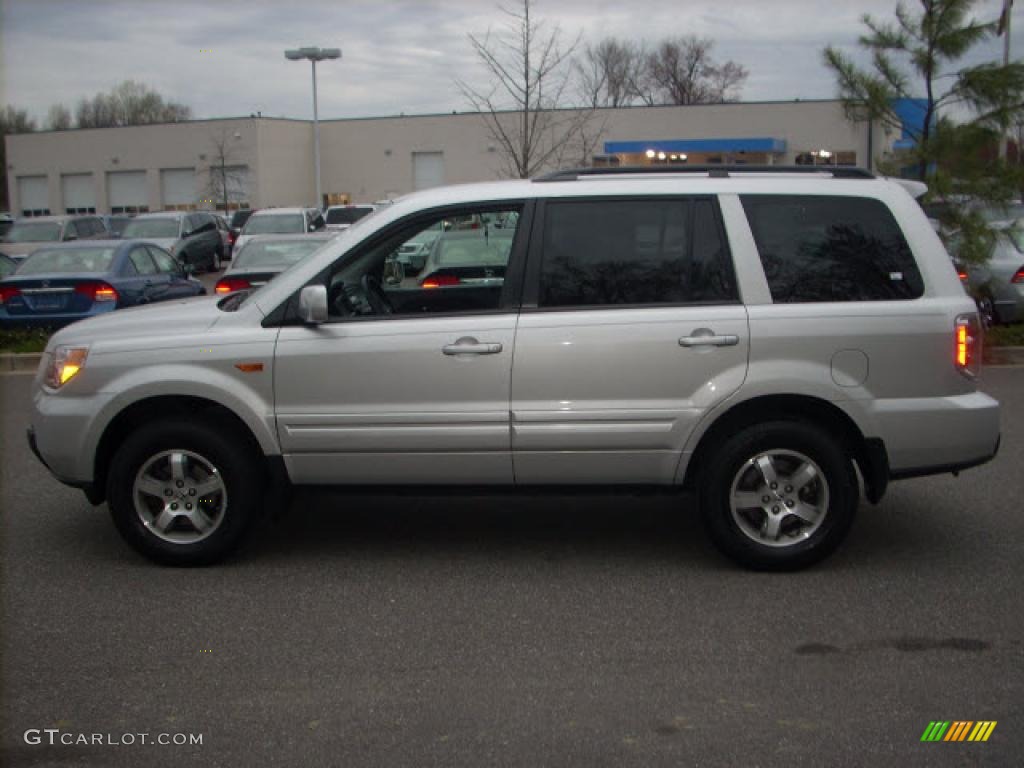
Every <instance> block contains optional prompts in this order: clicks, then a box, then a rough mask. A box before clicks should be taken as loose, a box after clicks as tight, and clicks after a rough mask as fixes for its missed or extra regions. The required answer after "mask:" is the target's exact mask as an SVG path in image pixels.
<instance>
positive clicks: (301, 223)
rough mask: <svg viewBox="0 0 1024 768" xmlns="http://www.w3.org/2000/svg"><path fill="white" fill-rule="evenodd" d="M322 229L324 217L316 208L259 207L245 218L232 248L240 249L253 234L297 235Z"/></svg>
mask: <svg viewBox="0 0 1024 768" xmlns="http://www.w3.org/2000/svg"><path fill="white" fill-rule="evenodd" d="M323 229H324V217H323V214H321V213H320V211H318V210H317V209H316V208H261V209H260V210H258V211H256V212H254V213H253V214H252V215H251V216H249V218H248V219H247V220H246V222H245V226H243V227H242V231H241V233H240V234H239V235H238V237H237V238H236V240H235V246H234V249H235V251H236V252H237V251H240V250H241V249H242V248H243V247H244V246H245V244H246V242H247V241H248V240H249V238H250V237H252V236H253V235H299V234H303V233H308V232H320V231H321V230H323Z"/></svg>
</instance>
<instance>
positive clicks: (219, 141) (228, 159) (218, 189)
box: [206, 129, 249, 211]
mask: <svg viewBox="0 0 1024 768" xmlns="http://www.w3.org/2000/svg"><path fill="white" fill-rule="evenodd" d="M235 140H236V136H235V133H234V131H228V130H227V129H221V130H220V131H218V132H216V133H214V134H211V136H210V146H211V147H212V148H213V149H212V150H211V151H210V153H209V160H210V170H209V174H208V177H207V182H206V194H207V196H208V197H209V198H210V199H211V200H215V201H216V202H217V204H219V205H223V206H224V210H225V211H228V210H230V208H231V204H232V203H234V204H235V207H236V208H237V207H238V203H241V202H243V201H245V200H247V199H248V196H249V190H248V189H247V185H248V182H249V173H248V166H246V165H244V164H243V163H242V158H241V157H240V156H239V153H238V149H237V145H236V144H235V143H234V142H235Z"/></svg>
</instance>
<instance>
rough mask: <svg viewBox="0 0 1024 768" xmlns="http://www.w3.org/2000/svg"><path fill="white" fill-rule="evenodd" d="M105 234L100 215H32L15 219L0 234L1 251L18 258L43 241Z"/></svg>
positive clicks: (69, 239)
mask: <svg viewBox="0 0 1024 768" xmlns="http://www.w3.org/2000/svg"><path fill="white" fill-rule="evenodd" d="M105 237H108V233H107V229H106V227H105V226H104V225H103V221H102V220H101V219H100V217H99V216H91V215H71V214H69V215H67V216H31V217H26V218H23V219H17V220H15V222H14V224H13V225H12V226H11V228H10V229H9V230H7V232H6V233H5V234H4V235H3V236H2V237H0V253H2V254H4V255H5V256H9V257H10V258H12V259H14V260H15V261H18V262H20V261H22V260H24V259H25V258H26V257H27V256H28V255H29V254H30V253H32V252H33V251H35V250H37V249H38V248H41V247H43V246H45V245H52V244H54V243H67V242H70V241H72V240H96V239H100V238H105Z"/></svg>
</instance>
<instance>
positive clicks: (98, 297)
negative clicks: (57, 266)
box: [75, 283, 117, 301]
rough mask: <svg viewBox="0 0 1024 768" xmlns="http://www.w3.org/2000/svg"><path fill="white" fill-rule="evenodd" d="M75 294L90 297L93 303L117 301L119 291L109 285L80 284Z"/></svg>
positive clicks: (76, 287)
mask: <svg viewBox="0 0 1024 768" xmlns="http://www.w3.org/2000/svg"><path fill="white" fill-rule="evenodd" d="M75 293H81V294H82V295H84V296H88V297H89V298H90V299H92V300H93V301H117V291H116V290H114V286H112V285H110V284H108V283H79V284H78V285H76V286H75Z"/></svg>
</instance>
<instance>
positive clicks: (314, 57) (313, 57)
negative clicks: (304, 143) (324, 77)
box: [284, 46, 341, 210]
mask: <svg viewBox="0 0 1024 768" xmlns="http://www.w3.org/2000/svg"><path fill="white" fill-rule="evenodd" d="M284 57H285V58H286V59H288V60H289V61H301V60H302V59H309V61H310V63H312V65H313V167H314V169H315V172H316V207H317V209H318V210H319V209H321V208H323V200H322V194H321V192H320V118H319V116H318V114H317V107H316V63H317V62H318V61H323V60H324V59H340V58H341V49H340V48H317V47H316V46H308V47H305V48H292V49H289V50H287V51H285V52H284Z"/></svg>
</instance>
